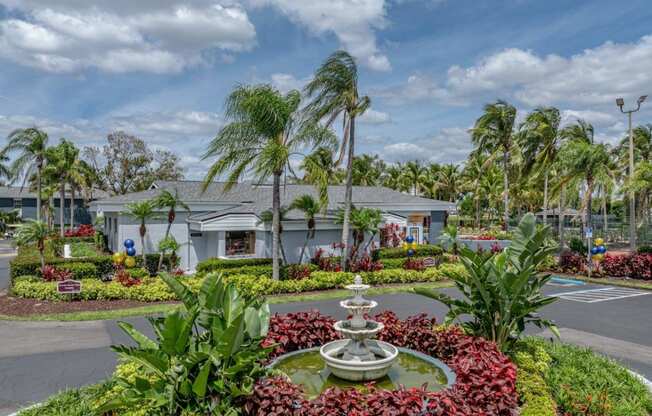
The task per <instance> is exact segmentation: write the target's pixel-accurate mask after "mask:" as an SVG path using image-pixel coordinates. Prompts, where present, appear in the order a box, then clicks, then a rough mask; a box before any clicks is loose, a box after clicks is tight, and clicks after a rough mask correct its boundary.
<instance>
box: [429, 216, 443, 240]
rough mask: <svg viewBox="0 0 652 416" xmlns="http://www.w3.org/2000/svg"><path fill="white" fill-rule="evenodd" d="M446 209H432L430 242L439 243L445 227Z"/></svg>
mask: <svg viewBox="0 0 652 416" xmlns="http://www.w3.org/2000/svg"><path fill="white" fill-rule="evenodd" d="M445 216H446V211H430V229H429V230H428V241H429V242H430V244H437V242H438V241H439V236H440V235H441V232H442V230H443V229H444V221H445Z"/></svg>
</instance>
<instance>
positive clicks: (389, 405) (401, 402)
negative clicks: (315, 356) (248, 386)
mask: <svg viewBox="0 0 652 416" xmlns="http://www.w3.org/2000/svg"><path fill="white" fill-rule="evenodd" d="M375 319H376V320H377V321H379V322H382V323H383V324H384V325H385V328H384V329H383V331H382V332H381V333H380V334H379V336H378V338H379V339H381V340H384V341H387V342H390V343H392V344H394V345H396V346H399V347H406V348H411V349H414V350H416V351H419V352H422V353H424V354H428V355H431V356H434V357H437V358H439V359H441V360H442V361H443V362H444V363H446V364H447V365H448V366H449V367H451V369H452V370H453V371H454V372H455V373H456V381H455V384H454V385H453V386H452V387H450V388H447V389H444V390H442V391H438V392H428V391H425V390H423V389H419V388H412V389H399V390H394V391H387V390H382V389H376V388H374V387H373V386H372V385H370V386H367V388H366V389H365V391H358V390H355V389H346V390H341V389H338V388H332V389H328V390H326V391H325V392H323V393H322V394H321V395H320V396H318V397H317V398H315V399H313V400H307V399H306V398H305V397H304V395H303V392H302V390H301V388H300V386H297V385H295V384H292V383H291V382H289V381H288V380H286V379H284V378H282V377H271V378H263V379H259V380H258V381H257V382H256V384H255V386H254V389H253V394H252V395H251V396H249V397H248V398H247V400H246V402H245V403H244V406H243V409H244V410H245V414H246V415H256V416H263V415H272V416H276V415H279V416H280V415H290V416H330V415H332V416H336V415H337V416H340V415H348V416H355V415H357V416H385V415H397V416H417V415H440V416H475V415H485V416H514V415H516V414H517V409H518V406H517V405H518V398H517V394H516V387H515V382H516V367H515V366H514V364H513V363H512V362H511V361H510V360H509V359H508V358H507V357H506V356H505V355H503V354H502V353H501V352H500V351H499V350H498V348H497V346H496V344H495V343H493V342H488V341H486V340H484V339H482V338H477V337H472V336H469V335H465V334H464V333H463V332H462V331H461V330H460V328H458V327H445V328H443V329H441V328H440V329H436V328H435V320H434V319H433V318H430V317H428V316H426V315H425V314H421V315H416V316H413V317H409V318H408V319H405V320H401V319H399V318H398V317H397V316H396V315H395V314H394V313H392V312H384V313H382V314H379V315H376V317H375ZM333 322H334V319H332V318H330V317H328V316H324V315H321V314H319V313H318V312H304V313H298V314H287V315H275V316H274V317H273V318H272V319H271V322H270V330H269V333H268V335H267V338H266V339H265V341H264V343H263V344H264V345H278V346H277V348H276V349H275V350H274V352H272V357H276V356H278V355H281V354H284V353H287V352H291V351H296V350H299V349H303V348H310V347H314V346H317V345H321V344H323V343H326V342H329V341H332V340H335V339H338V338H339V335H338V334H337V333H335V331H334V330H333V329H332V323H333Z"/></svg>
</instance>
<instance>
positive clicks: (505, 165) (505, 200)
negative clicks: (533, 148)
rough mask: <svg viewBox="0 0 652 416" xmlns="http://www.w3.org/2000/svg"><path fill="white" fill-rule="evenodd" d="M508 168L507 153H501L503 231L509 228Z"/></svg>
mask: <svg viewBox="0 0 652 416" xmlns="http://www.w3.org/2000/svg"><path fill="white" fill-rule="evenodd" d="M508 167H509V151H507V150H506V151H505V152H503V188H504V189H503V206H504V207H503V209H504V210H505V213H504V214H503V221H504V224H503V229H504V230H505V231H507V228H508V227H509V176H508V172H507V168H508Z"/></svg>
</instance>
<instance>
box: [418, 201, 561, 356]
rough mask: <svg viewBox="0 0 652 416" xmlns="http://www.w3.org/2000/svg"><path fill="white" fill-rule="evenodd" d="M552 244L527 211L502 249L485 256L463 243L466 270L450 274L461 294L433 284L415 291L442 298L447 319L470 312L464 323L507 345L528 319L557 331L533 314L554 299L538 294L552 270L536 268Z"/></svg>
mask: <svg viewBox="0 0 652 416" xmlns="http://www.w3.org/2000/svg"><path fill="white" fill-rule="evenodd" d="M555 249H556V247H554V246H553V245H551V244H550V242H549V239H548V227H545V226H544V227H537V225H536V223H535V219H534V215H532V214H528V215H526V216H525V217H524V218H523V219H522V220H521V222H520V224H519V226H518V228H517V230H516V232H515V236H514V239H513V240H512V243H511V245H510V246H509V247H508V248H507V249H506V250H505V251H503V252H501V253H499V254H495V255H493V256H490V257H487V256H484V255H482V254H479V253H475V252H473V251H471V250H469V249H467V248H462V250H461V257H460V259H461V261H462V264H464V267H465V268H466V271H467V274H465V275H463V276H458V277H456V278H454V279H453V280H454V282H455V286H456V287H457V288H458V289H459V290H460V292H462V295H463V297H462V298H461V299H455V298H452V297H450V296H448V295H446V294H443V293H440V292H438V291H435V290H431V289H423V288H417V289H415V291H416V292H417V293H419V294H421V295H425V296H428V297H431V298H433V299H435V300H437V301H440V302H442V303H444V304H445V305H446V306H447V307H448V308H449V312H448V314H447V315H446V322H448V323H450V322H452V321H454V320H456V319H458V318H460V317H462V316H463V315H468V316H470V317H471V320H470V321H466V322H463V323H462V326H464V327H465V328H466V329H467V330H468V331H470V332H471V333H473V334H475V335H479V336H482V337H484V338H486V339H488V340H491V341H495V342H496V344H498V346H499V347H500V348H501V349H502V350H508V349H510V347H512V345H513V344H514V342H515V341H516V340H517V339H518V338H519V336H520V335H521V334H522V333H523V331H525V327H526V325H527V324H532V325H536V326H538V327H548V328H551V329H552V330H553V331H556V328H555V326H554V325H553V324H552V322H550V321H548V320H546V319H543V318H541V317H539V316H538V315H537V311H539V310H540V309H541V308H543V307H544V306H546V305H548V304H550V303H552V302H554V301H555V300H556V298H553V297H547V296H544V295H543V294H542V288H543V286H544V285H545V284H546V283H547V282H548V281H549V280H550V275H545V274H543V275H542V274H539V273H538V269H539V266H540V265H541V264H542V263H543V262H544V261H545V260H546V258H547V257H548V256H550V255H551V254H552V253H553V252H554V251H555Z"/></svg>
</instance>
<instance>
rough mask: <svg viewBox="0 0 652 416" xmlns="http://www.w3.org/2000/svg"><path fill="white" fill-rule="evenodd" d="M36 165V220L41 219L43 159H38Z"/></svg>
mask: <svg viewBox="0 0 652 416" xmlns="http://www.w3.org/2000/svg"><path fill="white" fill-rule="evenodd" d="M37 163H38V166H37V167H36V221H41V171H42V170H43V161H42V160H40V159H39V160H38V162H37Z"/></svg>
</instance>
